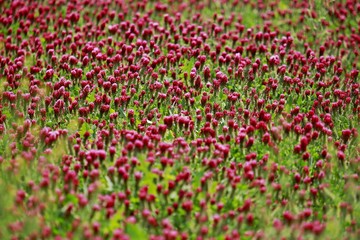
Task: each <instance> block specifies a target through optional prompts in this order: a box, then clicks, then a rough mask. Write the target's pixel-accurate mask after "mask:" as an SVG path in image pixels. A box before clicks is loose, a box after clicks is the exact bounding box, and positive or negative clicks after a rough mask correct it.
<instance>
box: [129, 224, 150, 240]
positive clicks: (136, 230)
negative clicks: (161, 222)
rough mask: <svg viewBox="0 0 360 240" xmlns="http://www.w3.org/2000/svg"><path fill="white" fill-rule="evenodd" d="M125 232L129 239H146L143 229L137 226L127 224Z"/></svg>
mask: <svg viewBox="0 0 360 240" xmlns="http://www.w3.org/2000/svg"><path fill="white" fill-rule="evenodd" d="M125 232H126V233H127V234H128V235H129V237H130V239H148V235H147V233H146V231H145V229H143V228H141V227H140V225H139V224H127V225H126V230H125Z"/></svg>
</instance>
